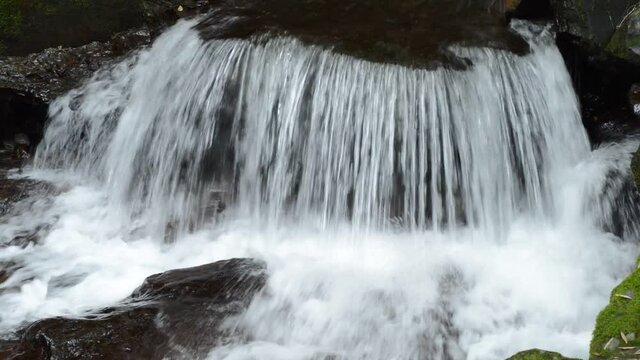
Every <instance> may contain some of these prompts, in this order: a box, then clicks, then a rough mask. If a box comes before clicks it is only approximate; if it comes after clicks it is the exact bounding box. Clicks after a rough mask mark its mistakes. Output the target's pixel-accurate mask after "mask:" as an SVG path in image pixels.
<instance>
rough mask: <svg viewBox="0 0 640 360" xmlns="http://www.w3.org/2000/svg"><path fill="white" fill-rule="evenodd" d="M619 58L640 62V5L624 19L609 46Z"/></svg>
mask: <svg viewBox="0 0 640 360" xmlns="http://www.w3.org/2000/svg"><path fill="white" fill-rule="evenodd" d="M607 50H608V51H609V52H611V53H613V54H614V55H616V56H617V57H620V58H623V59H627V60H630V61H635V62H640V4H639V5H636V6H635V7H634V8H633V9H632V10H631V11H630V12H629V13H628V14H627V15H626V17H625V18H624V20H623V21H622V23H621V24H620V26H619V27H618V28H617V30H616V32H615V33H614V34H613V36H612V37H611V40H610V41H609V43H608V45H607Z"/></svg>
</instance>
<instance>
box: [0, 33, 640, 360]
mask: <svg viewBox="0 0 640 360" xmlns="http://www.w3.org/2000/svg"><path fill="white" fill-rule="evenodd" d="M192 26H193V23H191V22H182V23H180V24H178V25H176V26H175V27H174V28H172V29H171V30H169V31H168V32H167V33H166V34H164V35H163V36H161V37H160V38H159V39H158V40H157V41H156V42H155V44H154V45H153V47H152V48H150V49H148V50H144V51H141V52H140V53H138V54H135V55H134V56H132V57H131V58H130V59H128V60H126V61H124V62H122V63H120V64H118V65H116V66H114V67H112V68H110V69H107V70H104V71H101V72H100V73H99V74H97V75H96V76H95V77H94V78H93V79H92V80H91V81H90V82H88V83H87V84H86V85H84V86H83V87H82V88H80V89H78V90H74V91H72V92H71V93H69V94H68V95H67V96H65V97H62V98H61V99H58V100H57V101H56V102H55V103H54V104H53V105H52V106H51V111H50V113H51V117H52V120H51V124H50V125H49V128H48V129H47V133H46V136H45V139H44V141H43V143H42V145H41V147H40V148H39V150H38V153H37V157H36V168H35V169H34V170H33V171H32V172H31V173H30V174H29V176H31V177H33V178H38V179H44V180H48V181H51V182H53V183H54V184H57V185H58V186H59V187H60V188H61V189H63V191H62V192H61V193H60V194H58V195H55V196H51V197H50V198H48V199H38V198H32V199H27V200H25V202H24V203H23V204H19V206H18V207H17V208H16V210H15V211H14V213H13V214H11V215H10V216H7V217H5V218H4V219H3V220H4V222H3V223H2V224H0V236H1V237H2V239H3V241H4V240H5V239H6V240H7V241H8V240H11V239H13V238H14V237H15V236H17V235H19V234H24V233H32V232H33V231H35V230H36V229H38V226H40V225H42V224H48V225H49V226H48V227H45V228H44V229H43V230H41V231H40V236H41V237H42V239H41V242H40V243H38V244H37V245H33V246H29V247H27V248H19V247H15V246H9V247H3V248H0V263H3V262H4V263H8V262H11V263H15V264H18V266H16V268H17V270H16V272H15V273H14V274H13V275H12V276H11V277H10V279H9V280H8V281H7V282H5V283H4V284H0V333H8V332H10V331H12V330H15V329H16V328H17V327H19V326H20V325H21V324H24V323H26V322H28V321H34V320H37V319H40V318H44V317H48V316H58V315H81V314H83V313H84V312H85V311H87V310H90V309H95V308H99V307H102V306H108V305H112V304H114V303H116V302H117V301H118V300H120V299H122V298H124V297H126V296H127V295H128V294H129V293H131V291H132V290H133V289H134V288H135V287H136V286H138V285H139V284H140V283H141V282H142V280H143V279H144V278H145V277H146V276H149V275H151V274H153V273H157V272H160V271H165V270H168V269H172V268H178V267H186V266H194V265H199V264H204V263H208V262H212V261H216V260H221V259H227V258H230V257H256V258H260V259H264V260H266V261H267V264H268V266H269V269H270V279H269V282H268V284H267V289H266V290H265V291H264V293H263V294H261V295H260V296H259V297H258V298H256V299H255V300H254V301H253V303H252V304H251V306H250V308H249V309H248V310H247V312H246V313H245V314H243V315H241V316H239V317H237V318H234V319H230V320H229V321H228V322H227V323H226V324H225V326H228V327H232V328H235V329H236V330H237V331H238V332H239V334H241V336H239V337H238V339H237V341H236V342H234V343H232V344H229V345H227V346H225V347H222V348H218V349H212V351H211V354H210V358H211V359H258V358H259V359H303V358H304V359H320V358H323V356H337V358H346V359H358V358H360V359H418V358H433V359H449V358H451V359H464V358H466V359H482V360H484V359H503V358H505V357H507V356H508V355H511V354H512V353H515V352H516V351H519V350H524V349H528V348H532V347H540V348H546V349H550V350H557V351H561V352H563V353H565V354H566V355H572V356H585V355H586V351H587V348H588V343H589V340H590V333H591V331H592V328H593V324H594V321H595V316H596V315H597V313H598V311H599V310H600V309H601V308H602V307H603V306H604V305H605V304H606V302H607V299H608V293H609V291H610V289H611V288H612V287H613V286H614V285H615V283H616V282H617V281H619V280H620V279H621V277H622V276H623V275H624V274H625V273H626V272H628V271H629V270H630V269H631V268H632V267H633V264H634V260H635V256H634V254H635V253H636V252H637V246H636V245H634V244H633V243H632V242H630V241H622V239H620V238H619V237H617V236H615V235H613V234H612V233H610V232H615V233H616V234H619V235H621V236H622V237H624V238H625V240H635V238H636V234H637V231H636V226H635V225H634V223H633V222H629V223H627V222H623V223H620V221H618V220H619V218H620V217H621V216H623V217H628V218H629V219H632V218H635V216H634V215H635V213H634V212H633V211H635V210H634V208H633V207H631V206H629V204H631V203H633V201H632V200H633V199H630V197H631V196H634V195H633V193H629V192H628V186H627V184H628V167H629V161H630V154H631V152H632V151H633V150H634V148H635V147H637V145H638V142H637V141H635V140H628V141H627V142H625V143H622V144H612V145H609V146H605V147H603V148H600V149H596V150H595V151H591V150H590V149H589V144H588V141H587V137H586V134H585V131H584V129H583V128H582V125H581V122H580V116H579V111H578V104H577V100H576V98H575V95H574V93H573V90H572V87H571V82H570V79H569V76H568V74H567V72H566V70H565V68H564V64H563V61H562V58H561V56H560V54H559V52H558V50H557V49H556V48H555V46H554V45H553V42H552V37H551V34H549V33H547V31H546V30H545V29H535V28H533V27H529V26H528V25H526V24H519V25H518V27H519V31H521V32H522V33H523V34H524V35H525V36H526V37H527V38H528V39H529V41H530V43H531V46H532V54H530V55H528V56H526V57H517V56H514V55H510V54H508V53H505V52H501V51H496V50H488V49H462V48H460V49H455V51H457V52H458V53H459V54H460V55H462V56H465V57H468V58H469V59H471V60H472V61H473V63H474V66H473V67H472V68H470V69H469V70H467V71H463V72H462V71H451V70H437V71H425V70H417V69H407V68H403V67H399V66H393V65H383V64H372V63H367V62H363V61H359V60H356V59H352V58H349V57H346V56H342V55H335V54H333V53H331V51H329V50H324V49H320V48H315V47H307V46H303V45H302V44H300V43H299V42H297V41H296V40H293V39H269V38H261V39H255V40H253V41H239V40H225V41H213V42H210V43H203V42H202V41H201V40H200V39H199V38H198V36H197V33H196V32H194V31H193V30H191V27H192ZM222 201H224V202H228V206H227V207H228V208H227V209H226V211H224V212H223V213H222V214H217V211H219V210H220V203H221V202H222ZM212 206H213V207H214V210H213V211H212V210H211V207H212ZM168 233H171V236H169V235H168ZM167 240H171V241H167Z"/></svg>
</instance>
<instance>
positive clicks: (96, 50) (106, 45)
mask: <svg viewBox="0 0 640 360" xmlns="http://www.w3.org/2000/svg"><path fill="white" fill-rule="evenodd" d="M150 40H151V35H150V33H149V30H147V29H144V28H142V29H136V30H130V31H127V32H124V33H120V34H117V35H116V36H114V37H113V38H112V39H111V40H110V41H106V42H92V43H90V44H87V45H83V46H80V47H77V48H63V47H58V48H49V49H46V50H44V51H42V52H40V53H36V54H31V55H28V56H25V57H9V58H4V59H1V58H0V91H5V92H11V93H12V94H30V95H31V96H32V98H33V99H34V100H36V101H40V102H44V103H46V102H49V101H50V100H51V99H53V98H55V97H57V96H58V95H61V94H62V93H64V92H66V91H67V90H69V89H71V88H73V87H75V86H77V85H78V84H79V83H80V82H81V81H82V80H85V79H87V78H88V77H90V76H91V75H92V74H93V73H94V72H95V71H96V70H98V69H99V68H101V67H102V66H104V65H106V64H107V63H110V62H112V61H113V60H114V59H118V58H119V57H120V56H122V55H124V54H126V53H127V52H129V51H131V50H134V49H137V48H139V47H141V46H143V45H146V44H148V43H149V42H150ZM25 96H26V95H25Z"/></svg>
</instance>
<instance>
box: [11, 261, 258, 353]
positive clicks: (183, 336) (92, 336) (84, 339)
mask: <svg viewBox="0 0 640 360" xmlns="http://www.w3.org/2000/svg"><path fill="white" fill-rule="evenodd" d="M266 278H267V273H266V265H265V264H264V263H263V262H261V261H256V260H252V259H232V260H226V261H220V262H216V263H213V264H208V265H203V266H199V267H194V268H188V269H180V270H172V271H168V272H165V273H162V274H158V275H154V276H151V277H149V278H147V280H145V282H144V284H143V285H142V286H141V287H140V288H138V289H137V290H136V291H134V293H133V294H132V295H131V296H130V297H129V298H128V299H125V300H124V301H123V302H122V304H121V305H118V306H116V307H113V308H109V309H104V310H102V311H99V312H96V313H93V314H90V315H87V316H86V317H84V318H78V319H68V318H53V319H45V320H42V321H38V322H36V323H34V324H32V325H30V326H28V327H27V328H26V329H24V330H23V331H22V332H21V336H20V341H19V343H18V344H17V345H16V346H15V347H12V348H11V350H10V353H11V355H10V356H9V357H8V358H9V359H114V360H115V359H124V360H126V359H131V360H133V359H163V358H182V357H187V358H191V357H195V358H198V357H202V356H204V355H205V354H206V353H207V352H208V351H209V350H210V349H211V348H212V347H213V346H216V345H221V344H224V343H225V341H228V338H229V336H230V335H231V334H230V333H229V332H228V331H225V330H223V329H221V328H220V325H221V324H222V322H223V321H224V320H225V319H227V318H228V317H230V316H233V315H237V314H239V313H241V312H242V311H243V310H244V309H245V308H246V307H247V306H248V305H249V303H250V302H251V300H252V299H253V297H254V296H255V295H256V293H258V292H259V291H260V290H261V289H262V288H263V287H264V285H265V283H266ZM0 346H2V345H1V343H0ZM1 351H2V349H1V347H0V354H2V353H1Z"/></svg>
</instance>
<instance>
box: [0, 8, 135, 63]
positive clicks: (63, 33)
mask: <svg viewBox="0 0 640 360" xmlns="http://www.w3.org/2000/svg"><path fill="white" fill-rule="evenodd" d="M143 22H144V17H143V13H142V10H141V5H140V2H139V1H131V0H31V1H24V0H2V1H0V43H2V46H1V47H2V51H3V53H4V54H6V55H24V54H27V53H31V52H36V51H40V50H42V49H44V48H48V47H55V46H79V45H83V44H86V43H89V42H92V41H105V40H108V39H109V38H111V36H113V34H115V33H117V32H120V31H124V30H127V29H130V28H132V27H136V26H140V25H141V24H143Z"/></svg>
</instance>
